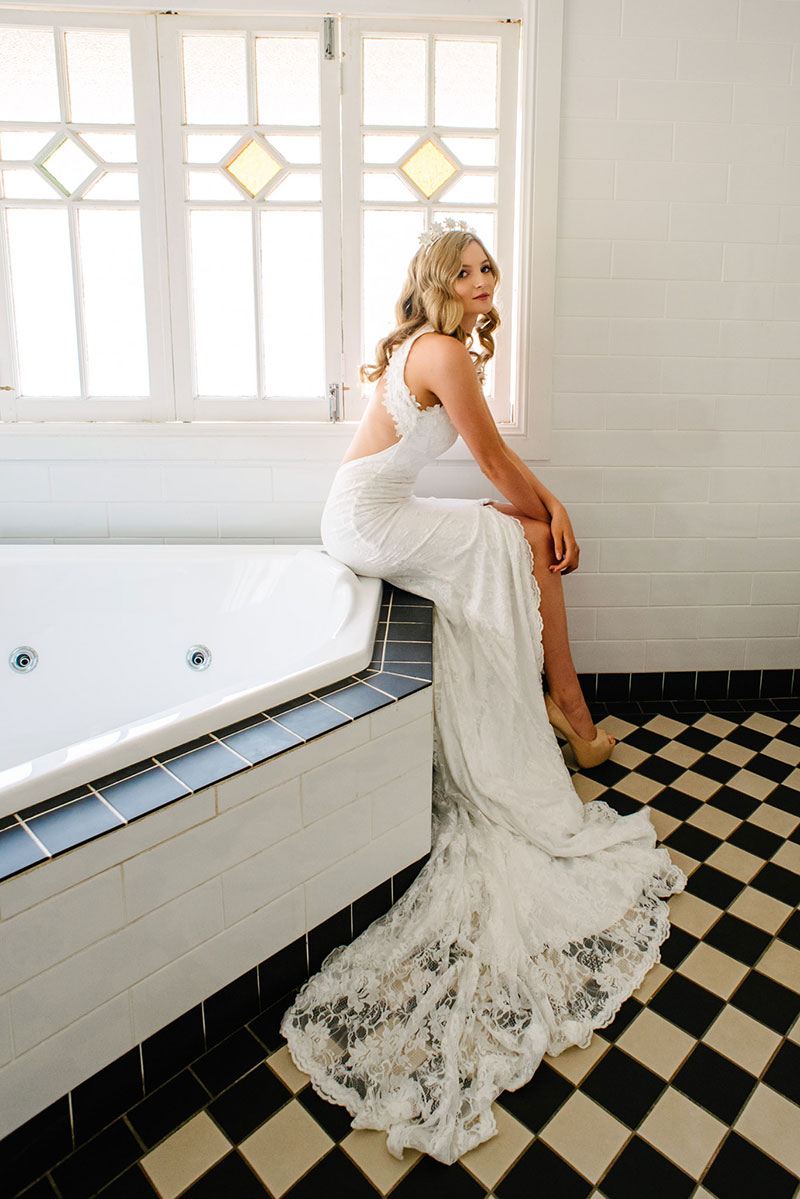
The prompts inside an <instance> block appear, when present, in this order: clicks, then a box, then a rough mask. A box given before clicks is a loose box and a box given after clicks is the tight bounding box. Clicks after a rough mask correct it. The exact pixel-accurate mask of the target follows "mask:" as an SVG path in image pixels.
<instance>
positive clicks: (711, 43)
mask: <svg viewBox="0 0 800 1199" xmlns="http://www.w3.org/2000/svg"><path fill="white" fill-rule="evenodd" d="M791 61H792V47H791V45H785V46H781V45H769V44H767V43H761V42H756V41H736V40H735V39H734V38H730V39H729V38H681V40H680V42H679V44H678V78H679V79H701V80H703V81H705V82H707V83H708V82H711V81H713V80H719V81H720V82H723V83H782V82H787V83H788V81H789V71H790V68H791Z"/></svg>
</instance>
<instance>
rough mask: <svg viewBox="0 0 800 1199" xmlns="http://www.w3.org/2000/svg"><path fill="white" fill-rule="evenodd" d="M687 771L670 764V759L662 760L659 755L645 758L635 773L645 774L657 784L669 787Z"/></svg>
mask: <svg viewBox="0 0 800 1199" xmlns="http://www.w3.org/2000/svg"><path fill="white" fill-rule="evenodd" d="M692 769H694V767H692ZM685 770H686V767H685V766H678V765H677V763H675V762H670V760H669V758H660V757H659V756H658V754H651V756H650V757H649V758H645V760H644V761H643V762H640V763H639V765H638V766H637V767H636V770H635V772H634V773H636V774H643V775H644V776H645V777H646V778H649V779H655V781H656V782H658V783H663V784H664V786H669V784H670V783H674V782H675V779H676V778H677V777H678V775H680V774H683V773H684V771H685Z"/></svg>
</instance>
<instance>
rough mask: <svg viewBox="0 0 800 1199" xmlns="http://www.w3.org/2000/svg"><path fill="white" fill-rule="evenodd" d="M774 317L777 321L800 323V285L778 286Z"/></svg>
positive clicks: (776, 288) (785, 284) (787, 284)
mask: <svg viewBox="0 0 800 1199" xmlns="http://www.w3.org/2000/svg"><path fill="white" fill-rule="evenodd" d="M798 277H800V276H798ZM774 315H775V320H776V321H800V284H797V283H779V284H777V285H776V287H775V313H774Z"/></svg>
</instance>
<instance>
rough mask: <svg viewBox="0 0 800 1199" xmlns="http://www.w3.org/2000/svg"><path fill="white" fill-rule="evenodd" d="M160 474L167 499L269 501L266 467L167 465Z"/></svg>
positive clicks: (211, 463)
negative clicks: (161, 474) (162, 475)
mask: <svg viewBox="0 0 800 1199" xmlns="http://www.w3.org/2000/svg"><path fill="white" fill-rule="evenodd" d="M163 474H164V498H165V499H168V500H218V501H220V502H224V501H228V502H230V501H233V500H259V501H264V500H271V499H272V471H271V470H270V468H269V467H267V466H247V465H244V464H240V465H235V466H234V465H232V466H224V465H222V464H220V463H218V462H213V461H212V462H203V463H199V462H191V463H182V462H171V463H168V464H165V465H164V467H163Z"/></svg>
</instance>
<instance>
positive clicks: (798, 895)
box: [750, 862, 800, 907]
mask: <svg viewBox="0 0 800 1199" xmlns="http://www.w3.org/2000/svg"><path fill="white" fill-rule="evenodd" d="M750 886H751V887H755V889H756V891H763V892H764V893H765V894H766V895H771V896H772V897H773V899H780V900H781V901H782V902H783V903H788V904H790V905H791V906H792V907H796V906H797V904H799V903H800V874H795V873H794V871H793V870H787V869H786V868H785V867H784V866H779V865H778V864H777V862H767V864H766V865H765V866H762V867H761V869H760V870H759V872H758V874H757V875H756V876H755V878H754V879H751V880H750Z"/></svg>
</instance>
